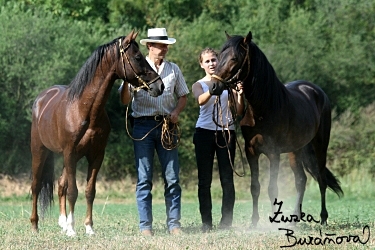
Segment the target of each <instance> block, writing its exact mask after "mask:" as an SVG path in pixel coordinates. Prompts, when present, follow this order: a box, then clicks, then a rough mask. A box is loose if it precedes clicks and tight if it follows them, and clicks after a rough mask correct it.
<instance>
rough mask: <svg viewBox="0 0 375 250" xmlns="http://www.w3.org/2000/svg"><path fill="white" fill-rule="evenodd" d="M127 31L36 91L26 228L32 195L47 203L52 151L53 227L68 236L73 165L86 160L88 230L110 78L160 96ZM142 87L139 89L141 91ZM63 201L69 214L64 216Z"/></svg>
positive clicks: (35, 216)
mask: <svg viewBox="0 0 375 250" xmlns="http://www.w3.org/2000/svg"><path fill="white" fill-rule="evenodd" d="M137 35H138V32H137V33H135V32H134V31H132V32H130V34H129V35H127V36H126V37H119V38H117V39H115V40H113V41H112V42H110V43H108V44H105V45H102V46H99V47H98V48H97V49H96V50H95V51H94V52H93V54H92V55H91V56H90V57H89V59H88V60H87V61H86V63H85V64H84V65H83V66H82V68H81V69H80V71H79V72H78V74H77V75H76V77H75V78H74V79H73V80H72V82H71V83H70V84H69V85H55V86H52V87H50V88H48V89H46V90H44V91H43V92H41V93H40V94H39V95H38V97H37V98H36V100H35V101H34V105H33V108H32V125H31V153H32V184H31V191H32V212H31V217H30V221H31V224H32V228H33V230H35V231H38V220H39V217H38V208H37V206H38V197H39V201H40V204H41V207H42V212H43V211H45V210H46V208H47V206H48V205H51V202H52V201H53V185H54V153H61V154H62V155H63V160H64V166H63V169H62V175H61V176H60V178H59V180H58V197H59V206H60V217H59V222H58V223H59V225H60V226H61V227H62V230H63V231H64V232H65V233H66V234H67V235H69V236H74V235H75V234H76V232H75V230H74V206H75V203H76V200H77V196H78V190H77V184H76V166H77V162H78V160H79V159H81V158H82V157H86V159H87V161H88V169H87V187H86V191H85V195H86V202H87V210H86V219H85V222H84V224H85V227H86V234H94V231H93V221H92V209H93V202H94V198H95V192H96V190H95V185H96V179H97V175H98V172H99V169H100V167H101V164H102V161H103V158H104V151H105V147H106V144H107V139H108V135H109V132H110V130H111V127H110V122H109V119H108V116H107V113H106V111H105V104H106V102H107V100H108V97H109V94H110V91H111V88H112V86H113V84H114V82H115V80H116V79H123V80H124V81H126V82H129V83H130V84H132V85H133V86H135V87H137V88H139V89H145V90H147V91H148V92H149V94H150V95H151V96H159V95H161V94H162V92H163V89H164V84H163V82H162V80H161V79H160V77H159V75H158V74H157V73H156V72H155V71H154V70H153V69H152V68H151V66H150V65H149V64H148V63H147V61H146V59H145V58H144V56H143V55H142V53H141V52H140V50H139V47H138V44H137V42H136V41H135V38H136V37H137ZM142 91H143V90H142ZM66 200H68V204H69V209H70V212H69V214H67V210H66Z"/></svg>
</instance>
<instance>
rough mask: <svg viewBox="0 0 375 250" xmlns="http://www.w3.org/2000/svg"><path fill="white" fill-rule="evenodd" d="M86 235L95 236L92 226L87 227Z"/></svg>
mask: <svg viewBox="0 0 375 250" xmlns="http://www.w3.org/2000/svg"><path fill="white" fill-rule="evenodd" d="M86 234H87V235H94V234H95V232H94V230H93V229H92V227H91V226H86Z"/></svg>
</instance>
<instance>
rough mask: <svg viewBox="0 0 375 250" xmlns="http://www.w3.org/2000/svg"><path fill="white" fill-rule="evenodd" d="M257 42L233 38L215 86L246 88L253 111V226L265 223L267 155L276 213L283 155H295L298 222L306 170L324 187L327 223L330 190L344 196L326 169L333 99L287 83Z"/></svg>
mask: <svg viewBox="0 0 375 250" xmlns="http://www.w3.org/2000/svg"><path fill="white" fill-rule="evenodd" d="M251 39H252V35H251V32H249V34H248V35H247V36H246V37H242V36H229V35H228V34H227V41H226V43H225V44H224V45H223V47H222V50H221V52H220V58H219V64H218V66H217V67H216V71H215V74H214V75H213V78H214V81H213V84H214V85H216V86H215V87H218V88H221V89H222V88H223V87H224V85H225V87H232V88H234V86H235V83H236V82H237V81H239V80H240V81H242V82H243V84H244V93H245V97H246V100H247V102H248V106H247V111H246V114H245V116H244V118H243V119H242V120H241V122H240V125H241V130H242V134H243V136H244V139H245V152H246V157H247V160H248V162H249V165H250V169H251V195H252V198H253V215H252V226H256V225H257V223H258V221H259V213H258V198H259V193H260V183H259V180H258V178H259V165H258V164H259V163H258V160H259V156H260V155H261V154H264V155H266V156H267V158H268V159H269V161H270V182H269V186H268V195H269V198H270V200H271V206H272V208H273V211H274V212H275V210H276V207H275V206H274V205H275V204H273V203H274V201H275V199H276V198H277V196H278V187H277V178H278V171H279V161H280V154H282V153H289V161H290V165H291V168H292V170H293V173H294V175H295V186H296V189H297V201H296V205H295V210H294V214H295V215H297V216H298V218H300V216H301V208H302V200H303V196H304V192H305V188H306V179H307V178H306V174H305V171H304V169H305V170H306V171H307V172H309V173H310V174H311V175H312V176H313V177H314V179H315V180H317V182H318V183H319V189H320V194H321V213H320V217H321V221H320V222H321V224H326V223H327V218H328V212H327V209H326V196H325V195H326V189H327V186H328V187H329V188H330V189H332V190H333V191H334V192H335V193H336V194H337V195H338V196H339V197H340V196H341V195H342V194H343V191H342V189H341V187H340V184H339V181H338V180H337V179H336V177H335V176H334V175H333V174H332V173H331V172H330V171H329V170H328V168H327V167H326V158H327V148H328V143H329V137H330V131H331V107H330V103H329V100H328V97H327V95H326V94H325V93H324V92H323V90H322V89H321V88H320V87H318V86H316V85H314V84H312V83H310V82H307V81H302V80H298V81H294V82H290V83H288V84H287V85H284V84H282V83H281V82H280V80H279V79H278V78H277V76H276V73H275V71H274V69H273V67H272V65H271V64H270V63H269V62H268V60H267V58H266V56H265V55H264V54H263V52H262V51H261V50H260V49H259V48H258V47H257V45H256V44H255V43H253V42H252V41H251Z"/></svg>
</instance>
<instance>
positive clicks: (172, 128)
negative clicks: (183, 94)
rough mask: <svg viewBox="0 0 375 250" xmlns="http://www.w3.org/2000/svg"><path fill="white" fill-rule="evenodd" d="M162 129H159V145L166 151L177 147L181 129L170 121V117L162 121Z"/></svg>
mask: <svg viewBox="0 0 375 250" xmlns="http://www.w3.org/2000/svg"><path fill="white" fill-rule="evenodd" d="M163 121H164V122H163V127H162V128H161V144H162V145H163V148H165V149H166V150H172V149H175V148H177V147H178V145H179V144H180V138H181V129H180V126H179V124H178V122H177V123H172V122H171V121H170V116H169V115H168V116H166V117H164V119H163Z"/></svg>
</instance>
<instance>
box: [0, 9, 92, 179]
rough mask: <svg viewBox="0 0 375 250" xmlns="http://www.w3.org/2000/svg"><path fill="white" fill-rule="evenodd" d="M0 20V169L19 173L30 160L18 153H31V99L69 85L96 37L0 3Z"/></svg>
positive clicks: (83, 29) (85, 28)
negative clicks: (51, 89) (46, 91)
mask: <svg viewBox="0 0 375 250" xmlns="http://www.w3.org/2000/svg"><path fill="white" fill-rule="evenodd" d="M0 22H1V24H2V25H1V26H0V33H1V34H2V35H1V36H0V68H1V69H2V70H1V74H0V93H1V94H0V96H1V99H0V104H1V105H2V107H3V108H2V109H1V112H0V126H1V128H0V132H1V145H0V150H1V151H2V152H3V153H2V154H1V156H0V157H1V158H0V159H1V161H2V162H3V164H2V165H1V172H5V173H18V172H20V171H21V169H22V170H23V169H25V165H29V164H30V157H19V156H20V155H23V156H28V155H30V153H29V152H30V149H29V140H30V134H29V133H30V120H31V106H32V103H33V100H34V99H35V97H36V96H37V94H38V93H39V92H40V91H42V90H43V89H45V88H46V87H49V86H51V85H55V84H69V83H70V80H71V79H72V78H73V77H74V76H75V74H76V72H78V69H79V67H80V66H81V65H82V64H83V62H84V61H85V59H86V58H87V57H88V55H89V54H90V50H91V49H92V48H94V47H93V45H94V44H98V39H97V38H96V39H95V37H94V36H92V35H90V36H89V35H88V34H89V33H88V32H87V31H89V30H90V29H89V27H88V26H87V25H86V24H84V23H79V22H75V23H74V22H72V21H69V20H63V19H57V18H55V17H54V16H53V15H51V14H50V13H45V12H43V11H42V10H34V11H30V10H28V11H23V10H22V8H20V6H19V5H18V4H14V3H9V4H7V5H6V6H3V7H1V9H0ZM66 34H69V35H66ZM83 38H84V39H83ZM72 65H73V66H72Z"/></svg>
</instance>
